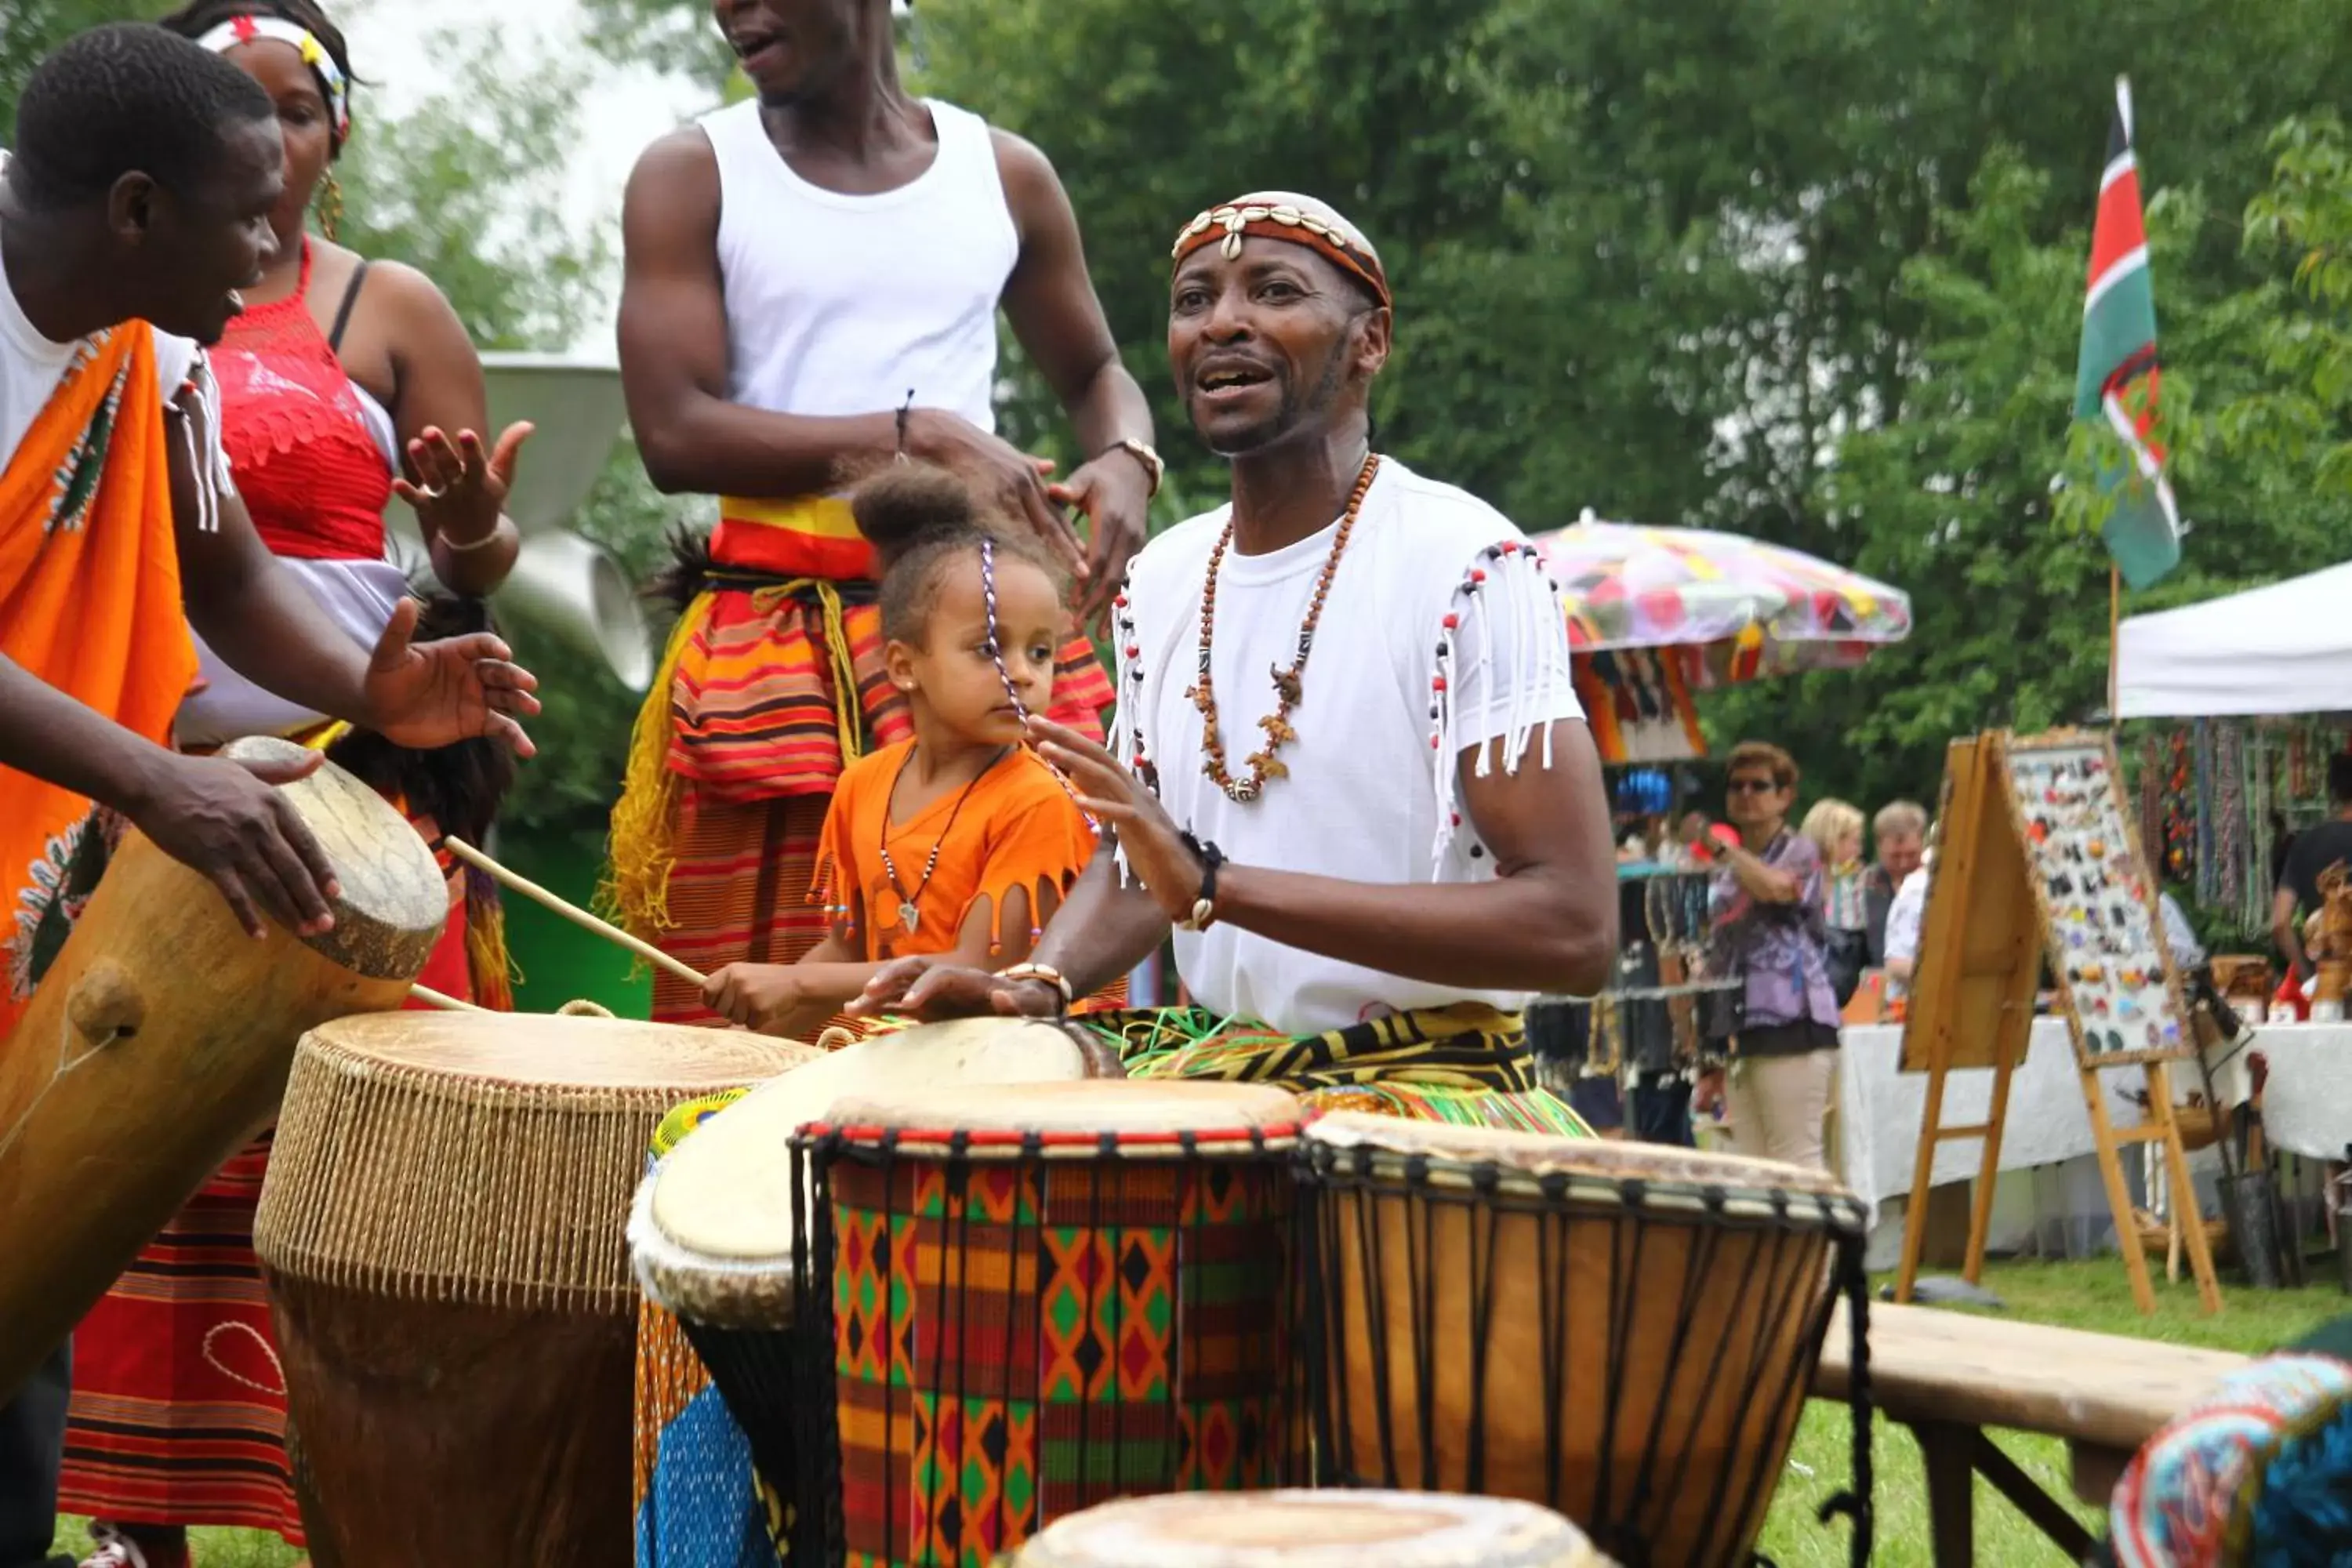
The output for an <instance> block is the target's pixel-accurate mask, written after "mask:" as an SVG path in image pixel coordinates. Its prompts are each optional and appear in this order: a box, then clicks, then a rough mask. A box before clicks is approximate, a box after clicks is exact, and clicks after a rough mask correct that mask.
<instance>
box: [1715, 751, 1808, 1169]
mask: <svg viewBox="0 0 2352 1568" xmlns="http://www.w3.org/2000/svg"><path fill="white" fill-rule="evenodd" d="M1796 798H1797V764H1796V763H1795V762H1794V761H1792V760H1791V759H1790V756H1789V753H1788V752H1784V751H1782V750H1781V749H1780V747H1778V746H1771V745H1766V744H1764V743H1762V742H1755V741H1749V742H1743V743H1742V744H1741V745H1739V746H1738V747H1737V748H1736V749H1735V750H1734V751H1733V752H1732V753H1731V761H1730V784H1729V786H1728V795H1727V799H1726V801H1725V813H1726V815H1727V816H1729V817H1730V819H1731V826H1733V827H1734V828H1735V829H1737V830H1738V842H1737V843H1735V844H1727V845H1725V846H1723V847H1722V848H1721V849H1720V851H1719V854H1720V860H1719V863H1718V866H1719V868H1718V869H1717V872H1716V874H1715V882H1714V887H1713V889H1712V895H1711V902H1712V906H1713V910H1714V917H1715V935H1716V942H1717V950H1718V952H1720V953H1721V954H1722V955H1723V956H1724V957H1725V958H1726V959H1727V960H1729V962H1730V963H1731V964H1732V965H1733V972H1734V973H1738V974H1740V975H1741V976H1743V978H1744V980H1745V985H1744V988H1743V992H1742V1003H1743V1009H1742V1016H1741V1018H1740V1023H1739V1027H1738V1032H1737V1033H1736V1034H1735V1035H1734V1036H1733V1037H1732V1046H1731V1072H1730V1076H1729V1080H1728V1082H1727V1085H1726V1092H1727V1098H1728V1099H1729V1101H1730V1110H1731V1123H1732V1139H1733V1142H1734V1143H1735V1144H1736V1145H1737V1146H1738V1149H1739V1152H1741V1153H1744V1154H1753V1155H1759V1156H1762V1157H1765V1158H1769V1159H1773V1160H1780V1161H1785V1162H1787V1163H1790V1164H1792V1165H1811V1166H1816V1167H1821V1168H1824V1169H1825V1168H1827V1166H1828V1163H1829V1162H1828V1160H1827V1158H1826V1156H1825V1154H1824V1152H1823V1149H1822V1123H1823V1121H1824V1120H1825V1119H1826V1118H1827V1116H1828V1114H1829V1103H1830V1085H1831V1083H1832V1079H1834V1077H1835V1069H1836V1065H1837V1055H1836V1052H1837V1047H1838V1006H1837V997H1836V994H1835V993H1834V992H1833V991H1832V988H1831V984H1830V973H1829V949H1828V942H1829V932H1828V929H1827V927H1826V926H1825V925H1824V924H1823V922H1822V858H1821V853H1820V851H1819V850H1817V849H1815V848H1814V847H1813V844H1812V841H1811V839H1809V838H1807V837H1805V836H1804V835H1803V834H1801V833H1796V832H1792V831H1790V827H1789V810H1790V806H1791V805H1794V804H1795V803H1796Z"/></svg>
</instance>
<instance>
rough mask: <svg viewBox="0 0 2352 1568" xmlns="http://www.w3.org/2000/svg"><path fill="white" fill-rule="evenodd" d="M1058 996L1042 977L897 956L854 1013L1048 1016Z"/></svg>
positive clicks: (1056, 1005) (1055, 1007)
mask: <svg viewBox="0 0 2352 1568" xmlns="http://www.w3.org/2000/svg"><path fill="white" fill-rule="evenodd" d="M1061 1001H1062V998H1061V996H1060V994H1058V993H1056V992H1055V989H1054V988H1053V987H1052V986H1051V985H1048V984H1045V982H1044V981H1042V980H1005V979H1003V978H1001V977H999V976H997V975H994V974H991V973H988V972H987V971H986V970H984V969H968V968H965V967H964V966H962V965H961V964H957V963H950V962H949V961H948V960H946V959H944V958H901V959H896V960H893V961H892V962H890V963H886V964H884V965H883V966H882V967H881V969H880V970H879V971H877V973H876V974H875V976H874V978H873V979H872V980H870V981H868V982H867V983H866V989H865V990H864V991H863V992H861V993H859V994H858V997H857V999H856V1001H854V1002H852V1003H850V1004H849V1005H848V1006H846V1007H845V1008H843V1009H842V1011H843V1012H845V1013H849V1014H852V1015H854V1016H858V1017H872V1016H877V1015H878V1014H883V1013H897V1014H899V1015H901V1016H906V1017H911V1018H980V1017H986V1016H988V1015H990V1014H992V1013H993V1014H995V1015H997V1016H1000V1017H1005V1018H1050V1017H1052V1016H1054V1015H1055V1013H1057V1012H1059V1011H1060V1010H1061Z"/></svg>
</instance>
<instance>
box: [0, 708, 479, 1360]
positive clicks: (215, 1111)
mask: <svg viewBox="0 0 2352 1568" xmlns="http://www.w3.org/2000/svg"><path fill="white" fill-rule="evenodd" d="M226 754H227V755H229V756H231V757H240V758H265V759H268V758H282V757H288V756H293V757H299V756H300V755H302V748H300V747H299V746H297V745H294V744H293V743H292V742H287V741H274V740H255V741H239V742H236V744H235V745H232V746H230V747H229V748H228V750H227V753H226ZM283 789H284V793H285V795H286V798H287V799H288V800H289V802H290V803H291V804H292V805H293V806H294V808H295V809H296V810H297V811H299V813H301V816H302V819H303V821H304V822H306V823H307V824H309V826H310V831H311V833H312V834H313V835H315V836H316V837H317V838H318V840H319V844H320V847H321V848H323V849H324V850H325V851H326V854H327V858H329V860H331V862H332V863H333V866H334V868H335V875H336V878H337V879H338V880H339V881H340V882H341V897H339V898H337V899H335V900H332V902H331V907H332V909H333V910H334V915H335V925H334V929H333V930H332V931H329V932H327V933H326V934H324V935H322V936H316V937H301V936H297V935H295V934H294V933H293V932H291V931H288V930H286V929H285V928H284V927H283V926H280V925H278V924H275V923H272V924H271V925H270V927H269V930H268V936H267V937H266V938H265V939H264V940H262V941H259V942H256V941H255V940H254V939H253V938H252V937H250V936H248V935H247V934H246V931H245V930H244V928H243V927H242V926H240V925H238V924H237V922H236V917H235V916H234V915H232V914H231V913H230V912H229V908H228V904H227V902H226V900H223V899H222V898H221V896H220V893H219V891H218V889H215V888H214V886H213V885H212V883H211V882H210V881H209V880H207V879H205V878H204V877H202V876H199V875H198V874H197V873H195V872H194V871H192V870H190V869H189V868H186V867H185V866H183V865H181V864H180V863H179V862H178V861H176V860H174V859H173V858H171V857H170V856H168V855H166V854H164V853H163V851H162V850H161V849H158V848H157V847H155V846H154V845H153V844H152V843H150V842H149V841H148V840H147V838H146V837H144V836H143V835H142V834H140V833H139V832H138V831H137V830H135V829H133V830H131V831H130V832H128V833H126V834H125V835H124V836H123V839H122V842H121V845H120V846H119V847H117V848H116V850H115V852H114V858H113V862H112V864H111V865H110V866H109V867H108V868H107V871H106V875H105V876H104V877H103V878H102V879H100V882H99V885H98V890H97V892H96V893H95V894H93V895H92V896H91V898H90V900H89V907H88V908H87V909H85V910H83V911H82V917H81V919H80V921H79V922H78V923H77V924H76V925H75V927H74V930H73V934H72V935H71V936H69V937H68V938H67V940H66V943H65V946H64V947H63V948H62V949H61V950H60V951H59V952H58V958H57V961H56V963H53V964H52V965H51V966H50V969H49V972H48V973H47V976H46V977H45V978H44V979H43V980H42V982H41V987H40V990H39V991H38V992H37V993H36V994H35V995H34V997H33V1000H32V1003H31V1005H30V1006H29V1007H28V1008H27V1009H26V1013H25V1016H24V1017H23V1018H22V1020H20V1021H19V1023H18V1024H17V1026H16V1033H15V1034H14V1035H12V1036H10V1037H8V1039H7V1040H6V1041H5V1043H0V1258H6V1259H7V1260H8V1263H7V1267H6V1268H5V1269H0V1401H5V1398H6V1396H7V1395H8V1394H10V1393H11V1392H13V1391H14V1390H15V1389H16V1387H17V1386H18V1385H19V1384H22V1383H23V1381H24V1380H25V1378H26V1375H28V1374H29V1373H31V1372H32V1370H33V1368H34V1367H36V1366H37V1365H38V1364H39V1363H40V1362H41V1360H42V1358H43V1357H44V1356H46V1355H47V1353H48V1352H50V1351H51V1350H52V1349H53V1348H55V1346H56V1345H57V1344H58V1342H59V1341H61V1340H63V1339H64V1338H65V1337H66V1335H67V1334H68V1333H70V1332H71V1331H72V1330H73V1326H74V1324H76V1323H77V1322H79V1321H81V1319H82V1317H83V1315H84V1314H85V1313H87V1312H88V1311H89V1309H90V1308H91V1307H92V1306H94V1305H95V1304H96V1303H97V1301H98V1299H99V1298H100V1296H102V1295H104V1294H105V1293H106V1288H107V1287H108V1286H109V1285H111V1284H112V1283H113V1282H114V1280H115V1278H116V1277H117V1276H118V1275H120V1274H121V1272H122V1270H123V1269H124V1268H128V1267H129V1266H130V1264H131V1259H132V1258H135V1257H137V1256H138V1253H139V1249H140V1247H143V1246H144V1245H146V1243H147V1242H148V1240H149V1239H150V1238H151V1237H153V1236H154V1234H155V1233H156V1232H157V1231H158V1230H161V1229H162V1228H163V1226H164V1224H165V1222H167V1221H168V1220H170V1219H171V1217H172V1216H173V1215H174V1214H176V1213H178V1212H179V1210H180V1207H181V1205H184V1204H185V1203H186V1202H187V1201H188V1199H189V1198H191V1197H193V1196H194V1195H195V1192H196V1189H197V1188H199V1187H201V1186H202V1185H204V1184H205V1181H206V1180H207V1179H208V1178H209V1177H210V1176H211V1175H212V1173H214V1172H215V1171H217V1170H218V1169H220V1167H221V1164H222V1163H223V1162H224V1161H226V1160H227V1159H228V1157H229V1156H230V1155H232V1154H234V1153H236V1152H237V1150H239V1149H241V1148H243V1147H244V1146H245V1145H246V1144H247V1143H249V1142H252V1141H253V1139H254V1137H255V1136H256V1135H257V1133H259V1132H260V1131H261V1130H262V1129H263V1128H264V1127H266V1126H267V1125H268V1122H269V1119H270V1117H271V1115H272V1114H273V1113H275V1111H276V1110H277V1109H278V1095H279V1093H280V1092H281V1091H282V1090H283V1089H285V1087H286V1069H287V1064H288V1063H289V1061H291V1060H292V1059H293V1056H294V1043H295V1041H296V1040H297V1039H299V1037H301V1034H302V1031H303V1030H305V1029H308V1028H310V1027H311V1026H314V1025H317V1024H320V1023H323V1022H325V1021H326V1020H328V1019H330V1018H340V1017H342V1016H346V1015H348V1014H352V1013H372V1012H384V1011H388V1010H390V1009H393V1008H396V1007H398V1006H399V1005H401V1004H402V1003H403V1002H404V1001H405V1000H406V999H407V996H408V987H409V983H410V982H411V981H413V980H415V978H416V976H417V974H418V973H420V972H421V971H422V970H423V969H424V967H425V960H426V959H427V958H428V957H430V956H431V954H432V952H433V944H434V943H435V942H436V941H438V940H439V938H440V935H441V928H442V925H443V923H444V922H445V921H446V920H447V919H448V916H449V891H448V888H447V887H446V884H445V883H444V882H443V881H442V879H441V873H440V871H439V869H438V868H436V867H435V865H434V863H433V855H432V852H431V851H430V850H428V849H426V848H425V841H424V840H423V839H422V838H419V837H417V835H416V830H415V828H414V827H411V826H409V825H408V823H407V822H406V821H405V820H404V818H403V817H402V816H401V815H400V813H398V812H397V811H394V809H393V808H392V807H391V806H390V805H387V804H386V803H385V802H384V800H383V796H381V795H377V794H376V793H375V791H373V790H372V789H370V788H369V787H368V786H367V785H365V784H362V783H361V782H360V781H359V780H357V779H355V778H353V777H352V775H351V774H349V773H345V772H343V770H342V769H341V768H339V767H337V766H335V765H334V764H333V763H324V764H322V765H321V766H320V768H319V770H318V771H317V772H316V773H312V774H310V776H309V777H308V778H304V779H302V780H299V782H297V783H294V784H287V785H285V786H283Z"/></svg>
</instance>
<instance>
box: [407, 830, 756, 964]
mask: <svg viewBox="0 0 2352 1568" xmlns="http://www.w3.org/2000/svg"><path fill="white" fill-rule="evenodd" d="M441 842H442V843H443V844H446V845H447V846H448V848H449V853H450V854H452V855H455V856H456V857H457V858H458V859H460V860H463V861H464V862H465V863H466V864H467V865H468V866H471V867H473V868H476V869H477V870H480V871H485V872H488V874H489V875H490V876H492V877H495V878H497V879H499V881H500V882H503V883H504V884H506V885H507V886H508V887H509V888H512V889H514V890H515V891H516V892H518V893H520V894H521V895H522V896H523V897H524V898H526V899H535V900H538V901H539V902H540V903H542V904H544V905H546V906H547V907H548V908H549V909H551V910H554V911H555V912H556V913H557V914H559V915H562V917H563V918H564V919H565V920H568V921H571V922H572V924H574V925H576V926H578V927H580V928H581V929H582V930H583V931H594V932H595V933H596V934H597V935H598V936H601V937H603V938H604V939H605V940H607V941H608V942H618V943H620V944H621V945H622V946H623V947H625V948H627V949H628V950H629V951H630V952H634V953H635V954H636V955H637V956H638V957H639V958H642V959H644V960H645V961H646V963H652V964H658V965H659V966H660V967H662V968H664V969H667V970H668V971H669V972H670V973H672V974H675V975H677V977H678V978H679V979H680V980H684V981H688V982H689V983H691V984H693V985H695V986H696V987H698V988H699V987H701V986H704V985H708V984H710V982H709V979H708V978H707V977H705V976H704V975H703V974H701V973H698V971H696V970H694V969H693V968H691V967H689V966H688V965H687V964H683V963H679V962H678V961H677V959H675V958H672V957H671V956H670V955H669V954H668V953H666V952H663V951H662V950H661V949H660V948H657V947H656V946H655V945H654V944H653V943H651V942H639V941H638V940H637V939H636V938H635V937H633V936H631V935H630V934H629V933H628V932H627V931H623V930H622V929H621V928H620V927H618V926H616V925H611V924H608V923H606V922H605V921H600V920H598V919H597V918H596V917H595V916H594V915H592V914H590V913H589V912H588V911H587V910H583V909H581V908H580V907H579V906H577V905H576V904H570V903H566V902H565V901H564V900H562V899H559V898H557V897H556V896H555V895H554V894H553V893H551V892H549V891H548V890H547V889H545V888H542V887H541V886H540V885H539V884H538V883H537V882H534V881H532V880H531V879H530V878H528V877H523V876H519V875H517V874H516V873H515V872H512V871H509V870H508V869H507V868H505V867H504V866H501V865H499V863H498V862H497V861H495V860H493V859H491V858H489V857H488V856H487V855H485V854H483V853H482V852H481V851H480V850H478V849H477V848H475V847H473V846H472V845H470V844H468V843H467V842H466V841H465V840H464V839H462V838H447V837H445V838H443V839H442V840H441Z"/></svg>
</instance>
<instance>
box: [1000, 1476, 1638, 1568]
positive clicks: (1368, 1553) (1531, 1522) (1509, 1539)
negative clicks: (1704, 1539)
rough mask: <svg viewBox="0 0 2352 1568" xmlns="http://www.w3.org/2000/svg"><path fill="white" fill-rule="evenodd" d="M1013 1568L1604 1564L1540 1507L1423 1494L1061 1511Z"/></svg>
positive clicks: (1335, 1494) (1128, 1504) (1578, 1567)
mask: <svg viewBox="0 0 2352 1568" xmlns="http://www.w3.org/2000/svg"><path fill="white" fill-rule="evenodd" d="M1012 1568H1608V1563H1607V1562H1606V1560H1605V1559H1603V1558H1602V1557H1601V1554H1600V1553H1599V1552H1595V1551H1593V1550H1592V1543H1591V1542H1589V1541H1587V1540H1586V1539H1585V1538H1584V1534H1583V1532H1582V1531H1580V1530H1578V1529H1577V1528H1576V1527H1575V1526H1574V1525H1572V1524H1570V1523H1569V1522H1568V1521H1566V1520H1564V1519H1562V1518H1560V1517H1559V1515H1558V1514H1556V1513H1553V1512H1552V1511H1551V1510H1549V1509H1541V1508H1538V1507H1536V1506H1535V1505H1534V1504H1533V1503H1528V1502H1518V1501H1516V1500H1510V1499H1504V1498H1470V1497H1448V1496H1445V1495H1444V1494H1443V1493H1434V1492H1387V1491H1314V1492H1310V1491H1277V1492H1250V1493H1245V1494H1244V1495H1242V1496H1239V1497H1218V1498H1206V1497H1197V1496H1183V1495H1176V1496H1166V1497H1146V1498H1129V1499H1126V1500H1122V1501H1119V1502H1110V1503H1105V1504H1103V1505H1102V1506H1101V1507H1099V1508H1090V1509H1088V1510H1087V1511H1086V1512H1084V1513H1078V1514H1072V1515H1071V1516H1070V1517H1069V1518H1067V1519H1066V1520H1063V1521H1060V1522H1059V1523H1057V1524H1053V1525H1049V1526H1047V1527H1046V1529H1045V1533H1043V1534H1041V1535H1040V1536H1038V1537H1037V1539H1036V1540H1034V1541H1033V1542H1030V1543H1029V1545H1028V1546H1027V1547H1026V1548H1024V1550H1023V1551H1022V1552H1020V1553H1019V1554H1018V1555H1017V1556H1015V1557H1014V1558H1013V1565H1012Z"/></svg>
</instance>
